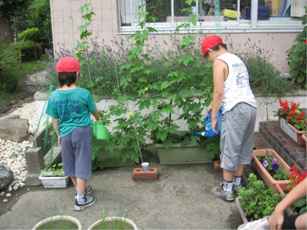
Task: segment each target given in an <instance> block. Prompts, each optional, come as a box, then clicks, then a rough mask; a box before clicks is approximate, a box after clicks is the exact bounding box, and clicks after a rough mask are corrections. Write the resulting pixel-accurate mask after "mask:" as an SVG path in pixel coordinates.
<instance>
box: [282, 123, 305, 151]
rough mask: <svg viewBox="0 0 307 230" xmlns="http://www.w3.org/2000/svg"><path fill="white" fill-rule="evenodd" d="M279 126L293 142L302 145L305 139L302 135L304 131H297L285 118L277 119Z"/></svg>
mask: <svg viewBox="0 0 307 230" xmlns="http://www.w3.org/2000/svg"><path fill="white" fill-rule="evenodd" d="M279 125H280V128H281V129H282V131H283V132H284V133H286V134H287V135H288V136H289V137H290V138H291V139H292V140H293V141H294V142H295V143H297V144H299V145H304V144H305V141H304V140H303V138H302V136H303V134H304V133H305V132H303V131H299V130H298V129H296V128H295V127H294V126H293V125H290V124H289V123H288V121H287V120H285V119H283V118H280V119H279Z"/></svg>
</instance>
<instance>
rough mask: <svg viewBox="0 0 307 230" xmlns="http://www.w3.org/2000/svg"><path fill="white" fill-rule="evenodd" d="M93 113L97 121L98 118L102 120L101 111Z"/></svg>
mask: <svg viewBox="0 0 307 230" xmlns="http://www.w3.org/2000/svg"><path fill="white" fill-rule="evenodd" d="M92 115H93V116H94V118H95V121H98V120H100V119H101V116H100V114H99V112H98V111H96V112H94V113H92Z"/></svg>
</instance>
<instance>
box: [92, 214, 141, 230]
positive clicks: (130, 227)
mask: <svg viewBox="0 0 307 230" xmlns="http://www.w3.org/2000/svg"><path fill="white" fill-rule="evenodd" d="M108 229H116V230H137V229H138V228H137V226H136V225H135V223H134V222H133V221H132V220H130V219H127V218H124V217H106V218H104V219H101V220H98V221H96V222H95V223H94V224H92V225H91V226H90V227H89V228H88V230H108Z"/></svg>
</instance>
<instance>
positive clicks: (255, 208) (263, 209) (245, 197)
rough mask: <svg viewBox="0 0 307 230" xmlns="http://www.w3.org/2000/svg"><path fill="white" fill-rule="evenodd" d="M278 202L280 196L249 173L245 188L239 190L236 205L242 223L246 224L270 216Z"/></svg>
mask: <svg viewBox="0 0 307 230" xmlns="http://www.w3.org/2000/svg"><path fill="white" fill-rule="evenodd" d="M280 200H281V196H280V194H278V193H276V192H274V191H273V190H272V189H271V188H268V187H266V185H265V184H264V183H263V181H261V180H259V179H257V176H256V175H255V174H253V173H251V174H250V175H249V177H248V181H247V185H246V187H243V188H241V189H240V191H239V196H238V198H237V201H236V203H237V205H238V206H239V211H240V214H241V217H242V220H243V222H246V221H253V220H258V219H261V218H263V217H266V216H269V215H271V214H272V212H273V211H274V209H275V207H276V205H277V204H278V203H279V201H280Z"/></svg>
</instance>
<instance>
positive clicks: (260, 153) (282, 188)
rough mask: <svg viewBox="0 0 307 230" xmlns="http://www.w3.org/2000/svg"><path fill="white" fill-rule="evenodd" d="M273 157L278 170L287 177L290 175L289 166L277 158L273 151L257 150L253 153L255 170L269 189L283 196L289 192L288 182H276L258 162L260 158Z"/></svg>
mask: <svg viewBox="0 0 307 230" xmlns="http://www.w3.org/2000/svg"><path fill="white" fill-rule="evenodd" d="M268 156H271V157H273V158H274V159H275V160H276V161H277V162H276V163H277V165H278V167H280V170H281V171H282V172H283V173H284V174H285V175H287V176H289V175H290V167H289V165H288V164H287V163H286V162H285V161H284V160H283V159H282V158H281V157H280V156H279V154H278V153H277V152H275V150H273V149H257V150H254V152H253V160H254V162H255V166H256V170H257V172H258V174H259V175H260V176H261V178H262V179H263V180H264V182H265V183H266V184H267V186H269V187H271V188H272V189H274V190H275V191H277V192H279V193H281V194H282V195H284V192H286V191H288V190H289V185H290V180H277V179H274V178H273V176H272V175H271V174H270V173H269V171H268V170H267V168H265V167H264V165H263V163H262V162H260V160H259V158H260V157H268Z"/></svg>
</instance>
